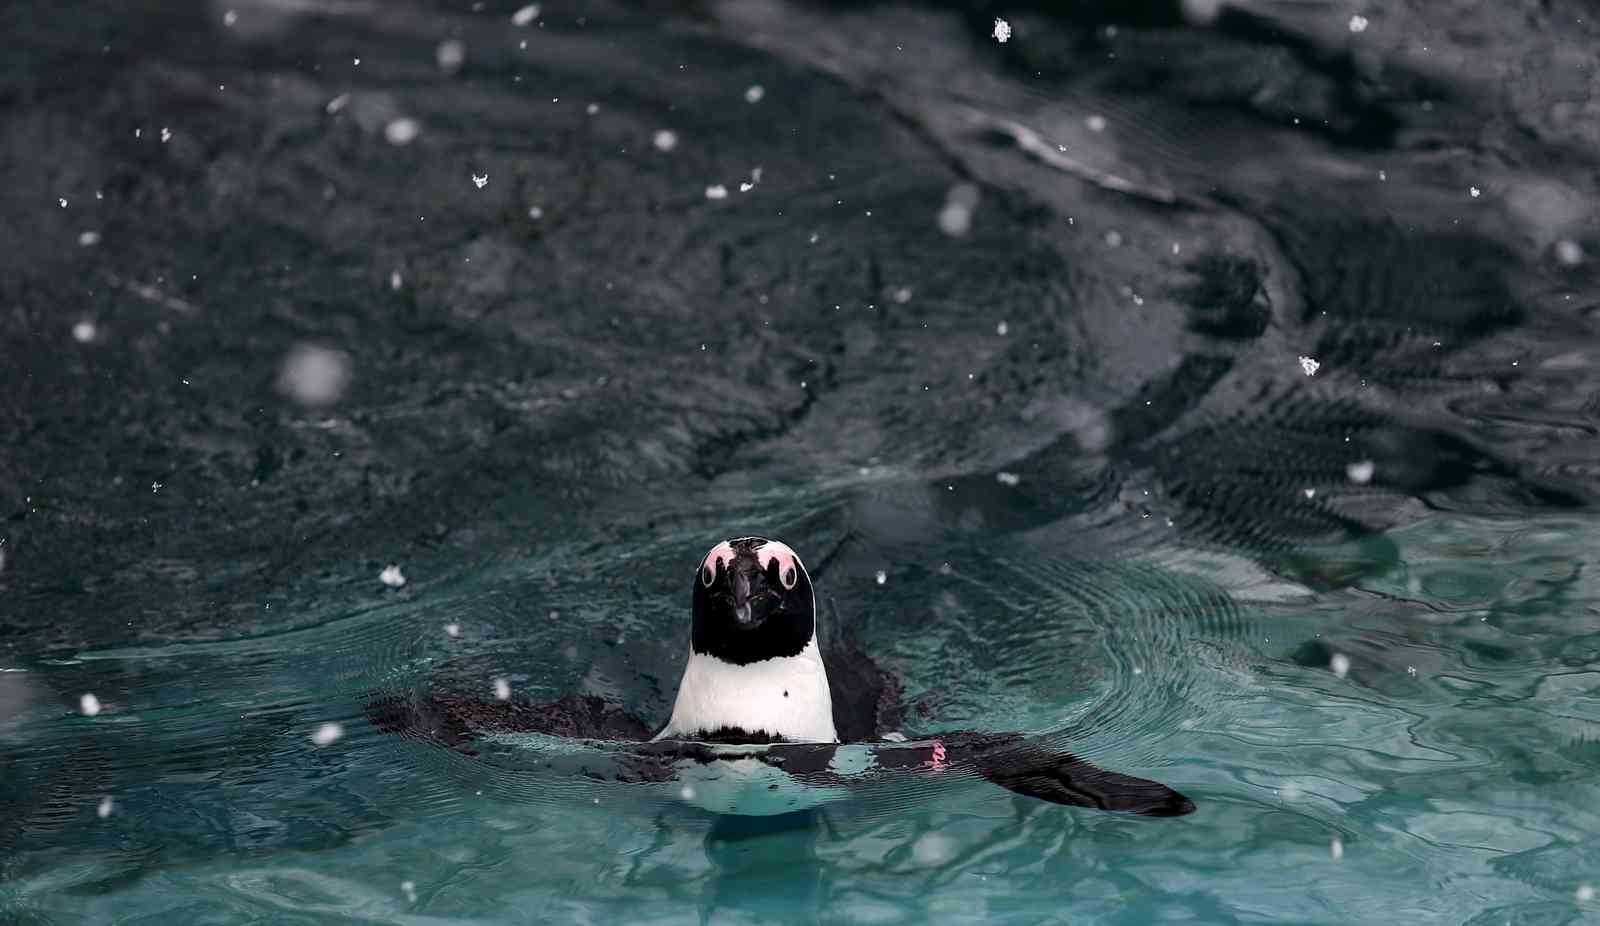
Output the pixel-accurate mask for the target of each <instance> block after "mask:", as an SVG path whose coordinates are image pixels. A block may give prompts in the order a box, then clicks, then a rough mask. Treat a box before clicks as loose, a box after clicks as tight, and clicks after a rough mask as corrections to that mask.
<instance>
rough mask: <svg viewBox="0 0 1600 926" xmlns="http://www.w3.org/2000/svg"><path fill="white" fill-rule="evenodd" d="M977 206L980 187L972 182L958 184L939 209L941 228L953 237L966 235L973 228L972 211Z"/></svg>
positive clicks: (952, 188) (951, 189)
mask: <svg viewBox="0 0 1600 926" xmlns="http://www.w3.org/2000/svg"><path fill="white" fill-rule="evenodd" d="M977 208H978V188H977V187H976V186H974V185H973V184H970V183H958V184H956V185H955V186H953V187H951V188H950V192H949V193H948V194H947V195H946V196H945V202H944V208H943V209H940V210H939V230H940V231H942V232H944V233H945V234H947V235H949V236H950V237H952V238H960V237H962V236H964V235H965V234H966V233H967V232H969V231H971V230H972V213H973V211H974V210H975V209H977Z"/></svg>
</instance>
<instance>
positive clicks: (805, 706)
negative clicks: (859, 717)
mask: <svg viewBox="0 0 1600 926" xmlns="http://www.w3.org/2000/svg"><path fill="white" fill-rule="evenodd" d="M724 727H726V728H729V729H740V730H745V731H748V732H750V733H766V734H768V735H771V736H780V737H783V738H784V739H786V740H790V741H792V742H810V743H833V742H837V741H838V739H839V736H838V734H837V733H835V732H834V728H833V698H832V696H831V695H830V694H829V693H828V673H827V671H826V670H825V669H823V667H822V654H821V653H820V652H819V651H818V650H817V642H816V641H815V640H812V641H811V643H810V644H808V645H807V646H806V648H805V649H804V650H802V651H801V652H800V655H798V656H789V657H785V658H781V659H766V660H763V661H761V662H757V663H752V664H750V665H747V666H736V665H733V664H731V663H726V662H723V661H722V660H720V659H715V658H712V657H710V656H704V655H700V654H696V653H690V654H689V661H688V663H687V664H686V665H685V666H684V669H683V681H682V682H681V683H680V684H679V685H678V698H677V700H676V701H675V702H674V703H673V705H672V718H671V719H670V720H668V721H667V725H666V728H665V729H663V730H662V731H661V732H660V733H659V734H657V736H656V739H694V738H695V737H696V736H698V735H704V734H707V733H711V732H713V731H716V730H719V729H722V728H724Z"/></svg>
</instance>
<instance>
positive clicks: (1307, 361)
mask: <svg viewBox="0 0 1600 926" xmlns="http://www.w3.org/2000/svg"><path fill="white" fill-rule="evenodd" d="M1321 368H1322V364H1320V363H1318V362H1316V361H1315V360H1313V359H1311V358H1310V357H1305V356H1302V357H1301V358H1300V369H1302V370H1304V371H1305V374H1306V375H1307V376H1316V375H1317V371H1318V370H1319V369H1321Z"/></svg>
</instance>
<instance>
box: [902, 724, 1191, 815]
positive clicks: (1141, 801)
mask: <svg viewBox="0 0 1600 926" xmlns="http://www.w3.org/2000/svg"><path fill="white" fill-rule="evenodd" d="M908 746H909V747H910V748H907V747H908ZM875 752H876V753H877V757H878V764H879V766H880V767H883V768H906V767H925V768H929V769H938V768H942V767H945V766H949V767H954V768H962V767H965V768H970V769H972V770H973V771H975V772H977V773H978V774H980V775H982V776H983V777H984V778H986V779H988V780H989V781H992V782H994V783H995V784H997V785H999V786H1000V787H1002V788H1005V789H1006V790H1008V791H1015V792H1016V793H1018V794H1022V795H1026V796H1028V797H1034V798H1038V799H1039V800H1042V801H1049V802H1050V803H1052V804H1065V805H1067V806H1069V807H1092V808H1094V809H1096V810H1112V811H1118V812H1122V813H1136V814H1142V815H1144V816H1147V817H1181V816H1183V815H1184V814H1188V813H1193V812H1194V809H1195V808H1194V801H1191V800H1189V798H1187V797H1185V796H1184V795H1182V794H1180V793H1178V792H1177V791H1174V790H1173V789H1171V788H1169V787H1167V786H1166V785H1164V784H1162V783H1160V782H1158V781H1151V780H1149V779H1148V778H1135V777H1133V776H1132V775H1124V774H1122V773H1120V772H1110V771H1106V770H1105V769H1103V768H1099V767H1098V766H1095V765H1091V764H1089V763H1088V762H1086V761H1084V760H1083V759H1080V758H1078V757H1077V756H1074V755H1072V754H1071V753H1065V752H1059V751H1057V750H1055V749H1053V748H1051V747H1049V746H1047V745H1045V744H1043V743H1040V742H1037V741H1034V740H1030V739H1028V738H1027V737H1024V736H1022V735H1021V734H1018V733H969V732H956V733H941V734H939V735H938V736H937V737H936V738H933V739H929V740H926V741H923V742H918V743H915V744H907V745H906V746H898V747H894V748H880V749H878V750H875Z"/></svg>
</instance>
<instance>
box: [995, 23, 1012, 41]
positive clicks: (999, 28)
mask: <svg viewBox="0 0 1600 926" xmlns="http://www.w3.org/2000/svg"><path fill="white" fill-rule="evenodd" d="M1009 38H1011V24H1010V23H1008V22H1006V21H1005V20H1003V19H998V18H997V19H995V21H994V40H995V41H996V42H999V43H1000V44H1002V45H1004V44H1005V43H1006V40H1007V39H1009Z"/></svg>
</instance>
